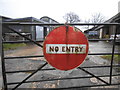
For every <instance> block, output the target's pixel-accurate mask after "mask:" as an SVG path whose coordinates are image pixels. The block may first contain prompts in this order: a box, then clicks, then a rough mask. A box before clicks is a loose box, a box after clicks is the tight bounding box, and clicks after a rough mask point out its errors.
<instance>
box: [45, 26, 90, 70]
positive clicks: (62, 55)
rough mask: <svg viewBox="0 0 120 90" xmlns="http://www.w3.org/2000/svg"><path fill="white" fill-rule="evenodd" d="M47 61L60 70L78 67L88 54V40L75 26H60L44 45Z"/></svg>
mask: <svg viewBox="0 0 120 90" xmlns="http://www.w3.org/2000/svg"><path fill="white" fill-rule="evenodd" d="M43 52H44V57H45V59H46V60H47V62H48V63H49V64H50V65H51V66H53V67H55V68H56V69H60V70H71V69H74V68H76V67H78V66H79V65H80V64H81V63H82V62H83V61H84V60H85V58H86V56H87V54H88V40H87V38H86V36H85V35H84V34H83V33H82V32H81V31H80V30H79V29H77V30H76V28H75V27H72V26H60V27H58V28H55V29H54V30H52V31H51V32H50V33H49V34H48V35H47V37H46V39H45V41H44V47H43Z"/></svg>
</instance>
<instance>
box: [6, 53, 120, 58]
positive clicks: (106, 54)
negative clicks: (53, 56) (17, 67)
mask: <svg viewBox="0 0 120 90" xmlns="http://www.w3.org/2000/svg"><path fill="white" fill-rule="evenodd" d="M88 55H112V53H89V54H88ZM114 55H120V53H114ZM35 57H44V55H36V56H20V57H4V59H17V58H35Z"/></svg>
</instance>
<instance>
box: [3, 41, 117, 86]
mask: <svg viewBox="0 0 120 90" xmlns="http://www.w3.org/2000/svg"><path fill="white" fill-rule="evenodd" d="M89 47H90V48H89V53H110V52H112V44H110V43H108V42H102V41H99V42H89ZM118 47H119V45H118V46H116V49H115V52H118ZM25 55H27V56H28V55H43V53H42V48H39V47H38V46H36V45H28V46H27V47H22V48H19V49H17V50H11V51H5V56H7V57H9V56H11V57H13V56H25ZM44 63H45V59H44V58H28V59H8V60H6V70H7V71H14V70H15V71H18V70H31V69H32V70H33V69H37V68H38V67H39V66H40V65H43V64H44ZM109 63H110V62H109V61H107V60H105V59H102V58H101V57H100V56H88V58H87V59H86V60H85V61H84V62H83V63H82V64H81V66H96V65H100V66H101V65H108V64H109ZM48 68H52V67H51V66H50V65H46V66H45V67H44V68H43V69H48ZM86 70H88V71H89V72H91V73H93V74H95V75H99V76H101V75H106V74H107V75H109V72H110V69H109V68H93V69H91V68H87V69H86ZM116 73H117V72H116V71H115V70H113V74H116ZM29 74H31V72H25V73H10V74H8V75H7V78H8V79H7V80H8V83H9V82H20V81H22V80H23V79H24V78H26V77H27V76H28V75H29ZM85 76H90V75H89V74H87V73H85V72H84V71H82V70H79V69H77V68H76V69H73V70H70V71H60V70H48V71H39V72H37V73H36V74H35V75H34V76H32V77H31V78H30V79H29V80H30V81H31V80H46V79H56V78H69V77H85ZM101 78H102V79H103V80H105V81H106V82H109V78H108V77H106V78H103V77H101ZM118 81H119V79H118V77H113V78H112V83H117V82H118ZM102 83H103V82H101V81H99V80H97V79H96V78H82V79H69V80H55V81H46V82H34V83H26V84H22V85H21V86H20V88H24V87H25V88H59V87H60V88H61V87H71V86H72V87H74V86H84V85H93V84H95V85H98V84H102ZM11 87H14V85H9V88H11Z"/></svg>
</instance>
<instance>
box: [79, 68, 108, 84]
mask: <svg viewBox="0 0 120 90" xmlns="http://www.w3.org/2000/svg"><path fill="white" fill-rule="evenodd" d="M78 69H80V70H82V71H84V72H86V73H88V74H90V75H91V76H93V77H95V78H97V79H98V80H100V81H102V82H104V83H105V84H107V85H109V83H108V82H106V81H104V80H102V79H101V78H99V77H97V76H96V75H94V74H92V73H90V72H89V71H87V70H85V69H83V68H81V67H78Z"/></svg>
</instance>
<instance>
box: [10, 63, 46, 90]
mask: <svg viewBox="0 0 120 90" xmlns="http://www.w3.org/2000/svg"><path fill="white" fill-rule="evenodd" d="M47 64H48V63H47V62H46V63H45V64H43V65H42V66H40V67H38V69H37V70H35V71H34V72H33V73H31V74H30V75H29V76H27V77H26V78H25V79H24V80H23V81H21V82H20V83H18V85H17V86H15V87H14V88H13V89H12V90H15V89H16V88H18V87H19V86H20V85H21V84H23V83H24V82H25V81H26V80H28V79H29V78H30V77H32V76H33V75H34V74H35V73H37V72H38V71H39V70H40V69H42V68H43V67H44V66H46V65H47Z"/></svg>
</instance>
